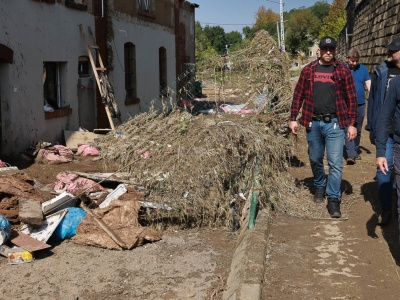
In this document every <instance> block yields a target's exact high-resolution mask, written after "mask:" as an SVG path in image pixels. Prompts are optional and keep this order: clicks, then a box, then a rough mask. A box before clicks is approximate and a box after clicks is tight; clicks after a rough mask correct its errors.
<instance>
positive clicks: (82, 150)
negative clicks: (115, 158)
mask: <svg viewBox="0 0 400 300" xmlns="http://www.w3.org/2000/svg"><path fill="white" fill-rule="evenodd" d="M75 154H76V155H82V156H98V155H99V154H100V153H99V150H98V149H97V148H96V147H95V146H92V145H80V146H79V147H78V151H76V153H75Z"/></svg>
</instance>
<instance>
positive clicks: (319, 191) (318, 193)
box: [314, 188, 325, 203]
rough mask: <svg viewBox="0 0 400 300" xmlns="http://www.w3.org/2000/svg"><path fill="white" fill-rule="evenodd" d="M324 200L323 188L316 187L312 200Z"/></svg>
mask: <svg viewBox="0 0 400 300" xmlns="http://www.w3.org/2000/svg"><path fill="white" fill-rule="evenodd" d="M324 200H325V189H324V188H321V189H319V188H316V189H315V193H314V202H315V203H322V202H324Z"/></svg>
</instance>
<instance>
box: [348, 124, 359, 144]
mask: <svg viewBox="0 0 400 300" xmlns="http://www.w3.org/2000/svg"><path fill="white" fill-rule="evenodd" d="M347 137H348V138H349V141H352V140H354V139H355V138H356V137H357V128H355V127H354V126H351V125H350V126H349V128H348V129H347Z"/></svg>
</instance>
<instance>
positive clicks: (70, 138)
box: [64, 130, 101, 149]
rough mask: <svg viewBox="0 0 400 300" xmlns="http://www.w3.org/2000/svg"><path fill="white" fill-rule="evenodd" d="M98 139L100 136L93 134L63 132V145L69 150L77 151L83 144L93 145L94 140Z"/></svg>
mask: <svg viewBox="0 0 400 300" xmlns="http://www.w3.org/2000/svg"><path fill="white" fill-rule="evenodd" d="M99 137H101V135H99V134H96V133H93V132H86V131H70V130H64V138H65V144H66V146H67V147H68V148H69V149H78V147H79V146H80V145H84V144H90V145H95V144H96V143H95V139H97V138H99Z"/></svg>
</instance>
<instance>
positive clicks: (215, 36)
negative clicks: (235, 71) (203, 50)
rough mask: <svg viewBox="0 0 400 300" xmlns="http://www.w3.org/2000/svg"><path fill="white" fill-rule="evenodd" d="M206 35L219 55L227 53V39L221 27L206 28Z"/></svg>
mask: <svg viewBox="0 0 400 300" xmlns="http://www.w3.org/2000/svg"><path fill="white" fill-rule="evenodd" d="M204 34H205V35H206V37H207V39H208V40H209V41H210V43H211V46H212V47H213V48H214V49H215V50H216V51H217V52H218V53H219V54H223V53H224V51H225V45H226V44H227V42H226V38H225V30H224V29H223V28H222V27H221V26H212V27H210V26H208V25H207V26H206V27H205V28H204Z"/></svg>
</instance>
